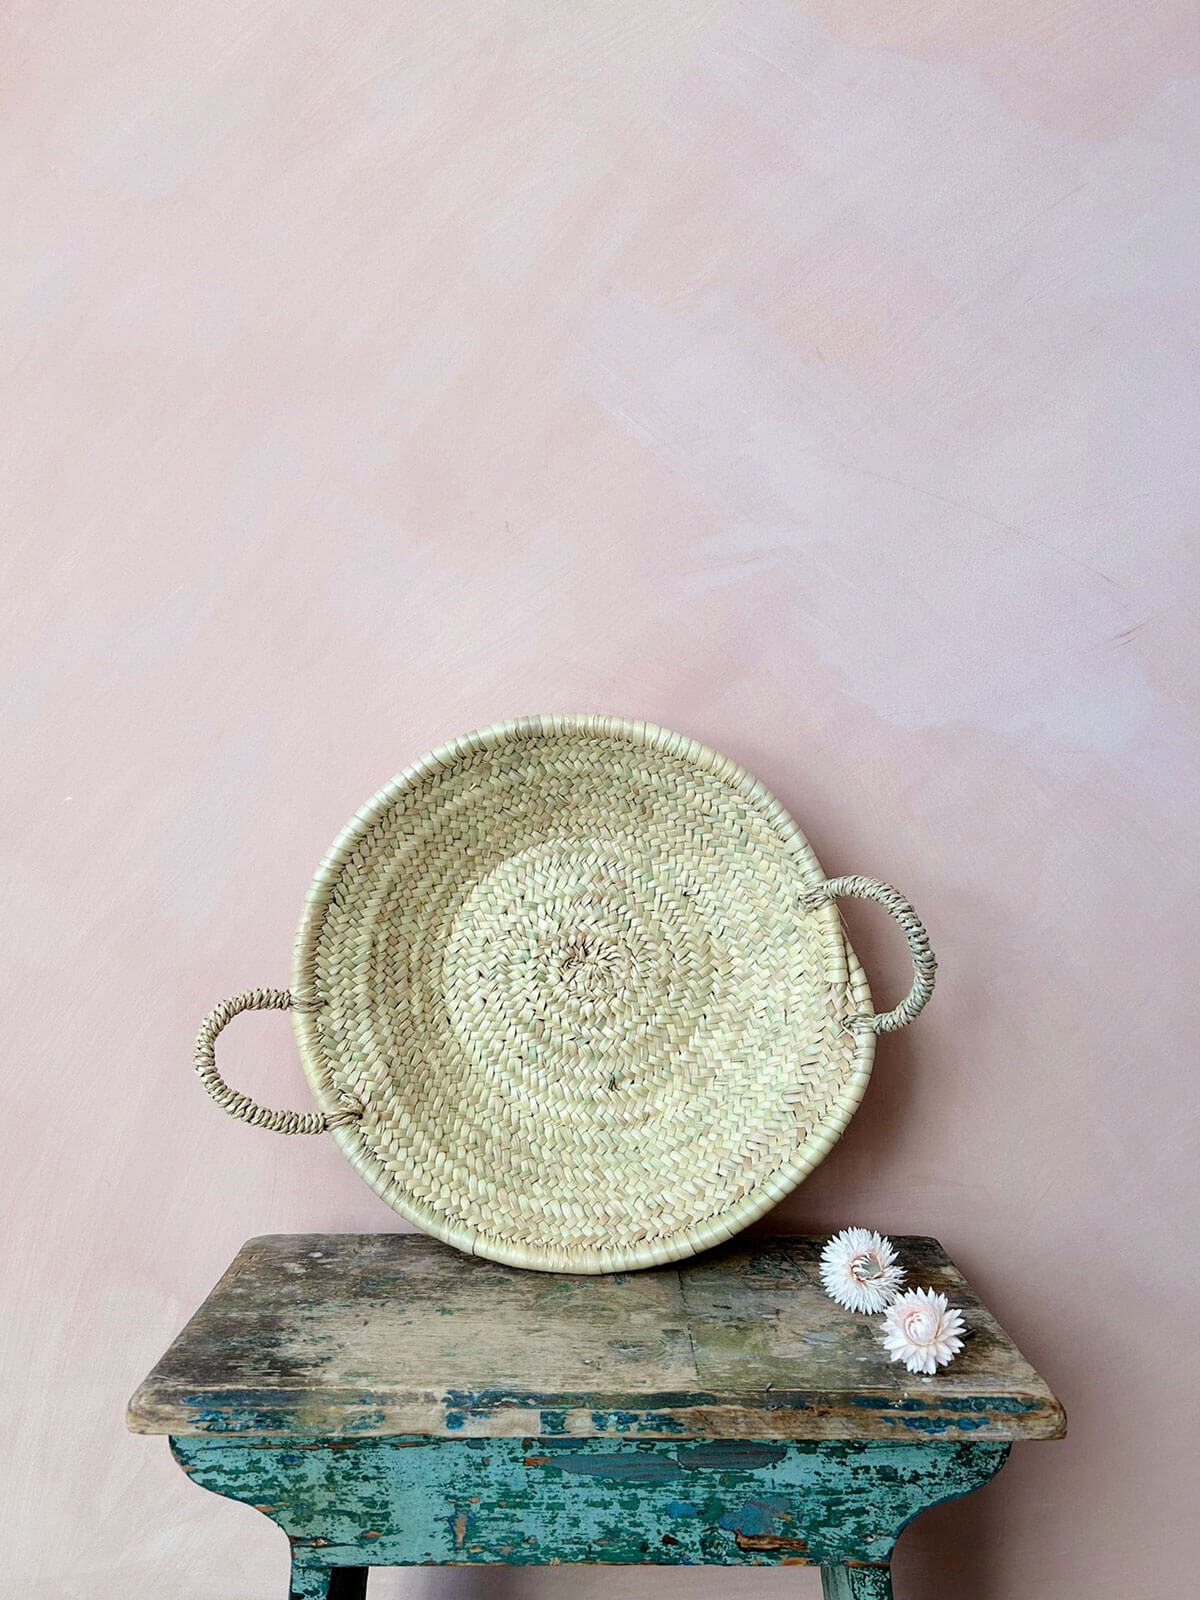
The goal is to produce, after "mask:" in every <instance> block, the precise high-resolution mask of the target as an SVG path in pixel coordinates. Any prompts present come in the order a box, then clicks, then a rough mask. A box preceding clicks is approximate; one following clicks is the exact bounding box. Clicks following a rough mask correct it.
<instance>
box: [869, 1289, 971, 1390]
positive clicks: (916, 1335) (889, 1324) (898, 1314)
mask: <svg viewBox="0 0 1200 1600" xmlns="http://www.w3.org/2000/svg"><path fill="white" fill-rule="evenodd" d="M965 1332H966V1325H965V1324H964V1322H963V1319H962V1312H961V1311H956V1310H954V1308H953V1307H952V1306H950V1305H948V1304H947V1302H946V1296H945V1295H944V1294H935V1292H934V1291H933V1290H932V1289H910V1290H909V1291H908V1293H907V1294H902V1295H899V1296H898V1297H897V1298H896V1299H895V1300H894V1301H893V1302H892V1304H891V1305H890V1306H889V1307H888V1309H887V1315H886V1316H885V1317H884V1319H883V1346H884V1349H885V1350H886V1351H887V1352H888V1354H889V1355H890V1356H891V1358H892V1360H893V1361H903V1363H904V1365H905V1366H906V1367H907V1368H908V1370H909V1371H910V1372H925V1373H933V1372H936V1371H937V1369H938V1368H939V1367H944V1366H945V1365H946V1363H947V1362H948V1361H953V1360H954V1358H955V1356H956V1355H957V1354H958V1352H959V1351H960V1350H961V1349H962V1347H963V1342H962V1338H961V1335H962V1334H963V1333H965Z"/></svg>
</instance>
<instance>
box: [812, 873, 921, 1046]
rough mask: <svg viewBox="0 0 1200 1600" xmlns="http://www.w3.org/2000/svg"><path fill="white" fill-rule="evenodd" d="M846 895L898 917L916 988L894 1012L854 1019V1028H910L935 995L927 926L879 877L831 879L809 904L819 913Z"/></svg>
mask: <svg viewBox="0 0 1200 1600" xmlns="http://www.w3.org/2000/svg"><path fill="white" fill-rule="evenodd" d="M843 895H844V896H846V897H847V898H848V899H852V900H874V901H876V902H877V903H878V904H879V905H881V906H882V907H883V908H884V910H885V911H888V912H890V913H891V915H892V916H893V917H895V919H896V921H897V922H898V923H899V924H900V926H901V928H902V929H903V930H904V938H905V940H906V942H907V944H908V953H909V955H910V956H911V957H912V964H913V985H912V988H911V989H910V990H909V991H908V994H907V995H906V996H905V998H904V999H903V1000H901V1002H900V1004H899V1005H898V1006H895V1007H894V1008H893V1009H892V1010H891V1011H880V1012H877V1013H875V1015H873V1016H869V1017H855V1018H852V1019H851V1022H852V1025H857V1026H859V1027H869V1028H870V1029H871V1030H872V1032H874V1033H894V1032H895V1031H896V1029H897V1028H904V1027H907V1026H908V1024H909V1023H910V1022H911V1021H912V1020H913V1018H914V1017H916V1016H918V1015H919V1014H920V1013H921V1012H922V1011H923V1010H924V1009H925V1007H926V1005H927V1004H928V1002H929V997H930V995H932V993H933V977H934V973H935V972H936V971H937V960H936V958H935V957H934V954H933V951H932V950H931V949H930V948H929V935H928V934H927V933H926V932H925V925H924V923H923V922H922V921H921V919H920V917H919V916H918V915H917V913H916V912H915V911H914V910H913V908H912V906H910V905H909V903H908V901H907V900H906V899H905V898H904V896H903V895H902V894H901V893H900V891H899V890H898V889H893V888H892V886H891V884H890V883H880V882H879V880H878V878H858V877H849V878H830V879H829V880H828V881H827V882H825V883H823V884H822V885H821V887H820V888H819V889H816V890H814V891H813V893H812V894H810V895H806V896H805V905H806V906H807V907H808V908H809V909H810V910H815V909H816V907H817V906H821V905H825V904H827V902H828V901H830V900H836V899H838V898H839V897H840V896H843Z"/></svg>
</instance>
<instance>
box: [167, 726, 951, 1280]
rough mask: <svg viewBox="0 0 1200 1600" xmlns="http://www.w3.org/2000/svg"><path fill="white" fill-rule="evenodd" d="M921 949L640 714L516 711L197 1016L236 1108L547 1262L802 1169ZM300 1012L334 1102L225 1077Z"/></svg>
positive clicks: (505, 1249)
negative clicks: (887, 1000) (290, 938)
mask: <svg viewBox="0 0 1200 1600" xmlns="http://www.w3.org/2000/svg"><path fill="white" fill-rule="evenodd" d="M844 895H857V896H862V897H866V898H869V899H874V900H878V901H880V902H881V903H882V904H883V905H885V906H886V907H887V908H888V910H889V911H891V912H892V914H893V915H894V916H895V917H896V918H897V919H898V920H899V922H900V924H901V926H902V928H903V929H904V933H905V936H906V938H907V940H908V944H909V947H910V950H911V953H912V958H913V963H914V968H915V979H914V984H913V988H912V992H911V993H910V994H909V996H908V997H907V999H906V1000H904V1002H903V1003H902V1004H901V1005H899V1006H897V1007H896V1008H895V1009H894V1010H892V1011H888V1012H884V1013H876V1012H875V1011H874V1010H873V1008H872V1005H871V997H870V992H869V990H868V988H867V983H866V979H865V978H864V976H863V973H862V969H861V968H860V966H859V964H858V962H857V960H856V959H855V956H854V952H853V950H851V948H850V946H849V944H848V942H847V940H846V938H845V935H844V932H843V929H842V925H841V919H840V917H839V915H838V911H837V907H836V904H835V901H836V899H837V897H838V896H844ZM933 973H934V959H933V956H932V954H931V952H930V949H929V944H928V940H927V938H926V936H925V930H924V929H923V927H922V926H921V923H920V921H919V919H918V918H917V916H916V914H915V912H914V911H913V909H912V907H911V906H910V905H909V904H908V902H907V901H906V900H905V899H904V898H903V897H902V896H901V895H899V894H898V893H897V892H896V891H895V890H894V889H891V888H889V887H888V886H887V885H886V884H881V883H878V882H876V881H875V880H873V879H869V878H859V877H852V878H837V879H832V880H827V879H826V878H825V876H824V874H823V873H822V871H821V868H820V866H819V865H818V863H817V860H816V858H815V856H814V855H813V853H812V850H811V849H810V848H809V846H808V844H807V842H806V841H805V839H804V838H803V836H802V835H801V833H800V832H799V830H798V828H797V827H796V825H795V823H794V822H793V821H792V820H791V818H790V817H789V816H788V815H787V813H786V812H785V811H784V809H783V807H782V806H781V805H780V804H779V802H778V801H777V800H775V799H773V798H772V796H771V795H770V794H768V793H767V791H766V790H765V789H764V788H763V787H762V785H761V784H760V783H758V782H756V781H755V780H754V779H753V778H751V777H750V776H749V774H748V773H746V772H744V771H743V770H742V769H741V768H740V767H738V766H735V765H734V763H733V762H731V761H727V760H725V759H724V757H722V756H719V755H717V754H716V753H715V752H714V751H712V750H708V749H706V748H704V746H702V745H699V744H696V743H695V742H694V741H692V740H690V739H685V738H683V737H681V736H680V735H679V734H674V733H668V732H666V731H665V730H664V729H662V728H656V727H653V726H651V725H650V724H647V723H641V722H626V721H623V720H621V719H619V718H616V717H589V716H554V717H527V718H522V719H521V720H519V721H515V722H506V723H501V724H499V725H498V726H496V727H493V728H487V729H484V730H483V731H482V732H479V733H472V734H467V735H466V736H465V737H463V738H461V739H456V740H455V741H454V742H453V743H452V744H448V745H443V746H442V747H441V748H440V749H438V750H435V751H433V752H432V753H431V754H429V755H427V756H425V757H423V759H422V760H420V761H418V762H417V763H416V764H415V765H414V766H411V767H408V768H406V769H405V771H403V772H402V773H401V774H400V775H399V777H397V778H395V779H393V780H392V782H391V783H389V784H388V785H387V787H386V788H384V789H381V790H380V792H379V793H378V794H377V795H376V796H375V797H374V799H372V800H370V801H369V802H368V803H367V805H366V806H364V807H363V809H362V810H361V811H360V812H358V814H357V815H356V816H355V817H354V818H353V820H352V821H351V822H350V823H349V824H348V826H347V827H346V828H345V829H344V830H343V831H342V833H341V834H340V835H339V836H338V838H337V840H336V841H335V842H334V845H333V847H332V849H331V850H330V851H329V854H328V855H327V856H326V857H325V860H324V861H323V862H322V863H321V866H320V868H319V870H318V872H317V875H316V877H315V878H314V879H313V882H312V886H311V888H310V889H309V892H308V898H307V901H306V903H305V908H304V914H303V917H302V918H301V922H300V927H299V929H298V932H297V936H296V946H295V957H294V962H293V970H292V986H291V988H290V989H287V990H282V989H258V990H254V991H252V992H250V993H248V994H243V995H238V996H236V997H235V998H234V999H232V1000H227V1001H225V1002H224V1003H223V1004H222V1005H220V1006H218V1007H217V1008H216V1009H215V1010H214V1011H213V1012H211V1013H210V1015H209V1016H208V1017H207V1018H206V1019H205V1022H204V1024H203V1026H202V1028H201V1031H200V1035H199V1038H198V1039H197V1044H196V1069H197V1071H198V1072H199V1074H200V1076H201V1078H202V1080H203V1082H204V1085H205V1087H206V1088H207V1089H208V1091H209V1093H210V1094H212V1095H213V1097H214V1098H215V1099H216V1100H217V1101H218V1103H219V1104H220V1105H222V1106H223V1107H224V1109H225V1110H226V1111H228V1112H230V1113H231V1115H233V1116H236V1117H240V1118H242V1119H243V1120H244V1121H247V1122H251V1123H254V1124H257V1125H259V1126H263V1127H267V1128H272V1129H274V1130H276V1131H278V1132H281V1133H320V1132H323V1131H325V1130H326V1129H328V1130H330V1131H332V1133H333V1137H334V1138H335V1139H336V1140H337V1142H338V1144H339V1145H340V1147H341V1149H342V1151H343V1153H344V1154H345V1155H346V1157H347V1158H348V1159H349V1161H350V1162H351V1163H352V1164H353V1165H354V1167H355V1168H356V1169H357V1170H358V1172H360V1173H361V1174H362V1176H363V1177H364V1178H365V1179H366V1181H367V1182H368V1183H369V1184H370V1186H371V1187H372V1189H374V1191H375V1192H376V1194H378V1195H379V1196H380V1198H381V1199H383V1200H385V1201H386V1202H387V1203H388V1205H390V1206H392V1207H393V1209H394V1210H396V1211H398V1212H399V1213H400V1215H401V1216H403V1217H407V1218H408V1219H409V1220H410V1221H411V1222H414V1223H416V1224H417V1226H418V1227H421V1228H423V1229H425V1231H426V1232H428V1233H431V1234H434V1235H436V1236H437V1237H438V1238H440V1239H445V1240H447V1241H448V1242H449V1243H450V1244H453V1245H457V1246H458V1247H459V1248H460V1249H463V1250H469V1251H473V1252H474V1253H475V1254H477V1255H483V1256H489V1257H491V1258H492V1259H493V1260H496V1261H503V1262H507V1263H510V1264H511V1265H514V1266H522V1267H535V1268H540V1269H542V1270H545V1271H552V1272H611V1271H616V1270H619V1269H628V1268H634V1267H647V1266H652V1265H655V1264H658V1263H660V1262H664V1261H671V1260H675V1259H678V1258H680V1257H682V1256H687V1255H690V1254H692V1253H694V1252H695V1251H698V1250H702V1249H705V1248H707V1247H708V1246H710V1245H712V1244H715V1243H717V1242H718V1241H719V1240H721V1239H724V1238H726V1237H728V1236H729V1235H730V1234H732V1233H735V1232H736V1231H737V1230H738V1229H739V1228H742V1227H744V1226H745V1225H746V1224H747V1223H749V1222H752V1221H753V1220H754V1219H755V1218H756V1217H758V1216H761V1215H762V1214H763V1212H765V1211H766V1210H768V1208H769V1207H771V1206H772V1205H774V1204H775V1202H776V1201H778V1200H779V1199H781V1198H782V1196H784V1195H785V1194H787V1193H788V1191H789V1190H790V1189H792V1188H793V1187H794V1186H795V1185H796V1184H797V1183H799V1182H800V1180H801V1179H802V1178H803V1177H804V1176H805V1175H806V1174H807V1173H808V1172H810V1171H811V1170H812V1168H813V1167H814V1166H816V1164H817V1163H818V1162H819V1161H820V1160H821V1158H822V1157H823V1156H824V1155H825V1154H826V1153H827V1151H828V1150H829V1149H830V1147H831V1146H832V1145H833V1143H834V1142H835V1140H836V1139H837V1137H838V1135H839V1134H840V1133H841V1132H842V1129H843V1128H844V1127H845V1126H846V1123H847V1122H848V1121H849V1119H850V1117H851V1115H852V1113H853V1112H854V1110H855V1108H856V1106H857V1105H858V1103H859V1101H860V1099H861V1098H862V1095H863V1091H864V1090H865V1088H866V1085H867V1080H868V1078H869V1076H870V1072H871V1062H872V1057H873V1054H874V1046H875V1035H876V1034H877V1033H882V1032H887V1031H888V1030H890V1029H893V1028H898V1027H900V1026H902V1025H903V1024H905V1023H907V1022H909V1021H911V1020H912V1018H913V1017H915V1016H916V1014H917V1013H918V1012H919V1011H920V1010H921V1008H922V1006H923V1005H924V1004H925V1002H926V1001H927V1000H928V998H929V995H930V993H931V992H932V988H933ZM263 1008H268V1009H278V1010H290V1011H291V1012H292V1020H293V1023H294V1025H295V1030H296V1039H297V1042H298V1044H299V1049H300V1056H301V1060H302V1061H303V1063H304V1069H305V1072H306V1073H307V1075H308V1079H309V1082H310V1084H311V1086H312V1090H313V1094H314V1097H315V1099H316V1102H317V1105H318V1107H319V1108H320V1109H319V1110H317V1111H310V1112H303V1113H302V1112H291V1111H268V1110H266V1109H265V1108H264V1107H262V1106H259V1105H257V1104H256V1103H255V1102H254V1101H253V1100H251V1099H250V1098H249V1097H248V1096H246V1095H242V1094H238V1093H237V1092H236V1091H235V1090H233V1089H231V1088H230V1087H229V1086H228V1085H227V1084H226V1083H225V1082H224V1080H223V1079H222V1077H221V1076H220V1073H219V1071H218V1069H217V1066H216V1060H215V1054H214V1046H215V1040H216V1037H217V1035H218V1034H219V1033H220V1031H221V1029H222V1028H223V1027H224V1026H225V1025H226V1023H228V1022H229V1021H230V1019H231V1018H232V1017H234V1016H236V1015H237V1014H238V1013H239V1012H241V1011H246V1010H251V1009H263Z"/></svg>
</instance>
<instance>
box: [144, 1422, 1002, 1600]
mask: <svg viewBox="0 0 1200 1600" xmlns="http://www.w3.org/2000/svg"><path fill="white" fill-rule="evenodd" d="M172 1447H173V1449H174V1451H175V1455H176V1458H177V1459H178V1461H179V1462H180V1464H181V1466H182V1467H183V1469H184V1471H185V1472H187V1473H188V1475H189V1476H190V1477H191V1478H192V1479H193V1480H194V1481H195V1482H196V1483H199V1484H201V1485H203V1486H204V1487H205V1488H207V1489H211V1490H213V1491H214V1492H215V1493H217V1494H220V1495H224V1496H225V1497H227V1498H229V1499H233V1500H241V1501H245V1502H247V1503H248V1504H250V1505H253V1506H255V1507H256V1508H257V1509H258V1510H259V1511H262V1512H263V1513H265V1514H266V1515H267V1516H268V1517H270V1518H271V1519H272V1520H273V1521H275V1522H277V1523H278V1524H279V1526H280V1527H281V1528H283V1529H284V1531H285V1532H286V1533H287V1535H288V1537H289V1538H290V1539H291V1541H292V1550H293V1553H294V1555H295V1556H296V1557H297V1559H298V1561H299V1563H300V1564H301V1565H302V1566H305V1567H308V1568H311V1567H312V1566H313V1565H314V1564H316V1565H317V1566H320V1565H322V1564H326V1565H333V1566H350V1567H353V1566H359V1565H361V1564H364V1563H365V1564H370V1565H381V1566H421V1565H438V1566H443V1565H449V1564H457V1563H466V1564H472V1563H476V1562H478V1563H486V1564H505V1565H521V1566H528V1565H546V1564H556V1563H559V1562H581V1563H592V1562H606V1563H609V1562H611V1563H623V1564H633V1565H639V1566H647V1565H656V1566H661V1565H667V1566H680V1565H684V1566H690V1565H703V1566H762V1565H772V1566H773V1565H777V1564H779V1563H790V1562H796V1563H801V1564H805V1565H816V1566H828V1567H832V1566H837V1565H839V1564H841V1563H845V1562H851V1561H853V1562H856V1563H868V1564H880V1563H885V1562H886V1561H887V1560H888V1559H889V1557H890V1555H891V1552H892V1547H893V1545H894V1544H895V1541H896V1538H897V1536H898V1534H899V1533H900V1530H901V1529H902V1528H903V1527H904V1525H905V1524H906V1523H907V1522H908V1521H909V1520H910V1519H911V1518H912V1517H913V1516H915V1515H916V1514H917V1512H919V1511H922V1510H924V1509H925V1508H926V1507H928V1506H931V1505H937V1504H940V1503H941V1502H942V1501H945V1500H950V1499H953V1498H955V1497H956V1496H958V1495H962V1494H967V1493H968V1492H970V1491H971V1490H972V1489H977V1488H979V1487H980V1486H981V1485H982V1484H984V1483H986V1482H987V1481H988V1480H989V1479H990V1478H991V1477H992V1476H993V1474H994V1473H996V1472H997V1471H998V1470H999V1468H1000V1466H1001V1465H1002V1464H1003V1462H1004V1459H1005V1457H1006V1456H1007V1455H1008V1450H1009V1447H1008V1446H1007V1445H1003V1444H946V1443H937V1444H923V1445H913V1444H908V1443H906V1444H896V1443H887V1444H885V1443H880V1442H872V1443H865V1444H863V1443H858V1444H852V1443H844V1442H825V1443H820V1442H814V1441H802V1442H796V1441H789V1440H770V1441H768V1440H755V1441H746V1440H708V1441H705V1442H703V1443H690V1442H676V1441H674V1440H662V1439H636V1440H635V1439H618V1440H602V1439H524V1440H521V1439H438V1438H430V1437H427V1436H419V1437H412V1438H404V1439H353V1440H346V1441H341V1442H336V1443H331V1442H330V1441H329V1440H323V1439H309V1440H293V1441H289V1442H288V1443H286V1444H281V1443H279V1442H278V1441H275V1442H272V1441H269V1440H265V1439H262V1440H248V1439H246V1438H244V1437H241V1436H239V1437H234V1438H215V1437H207V1438H200V1437H195V1436H193V1437H191V1438H178V1439H174V1440H173V1441H172ZM846 1581H849V1580H848V1579H847V1580H846ZM318 1592H319V1591H318ZM834 1592H835V1593H838V1592H839V1591H837V1590H835V1591H834ZM841 1592H844V1593H846V1594H848V1595H849V1594H855V1593H857V1592H858V1591H856V1590H854V1589H852V1588H850V1589H845V1590H844V1591H841ZM862 1592H863V1593H865V1594H874V1593H875V1591H873V1590H870V1589H867V1590H864V1591H862ZM881 1592H882V1591H881Z"/></svg>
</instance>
